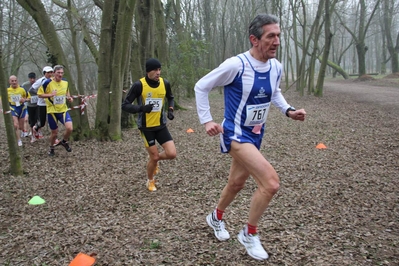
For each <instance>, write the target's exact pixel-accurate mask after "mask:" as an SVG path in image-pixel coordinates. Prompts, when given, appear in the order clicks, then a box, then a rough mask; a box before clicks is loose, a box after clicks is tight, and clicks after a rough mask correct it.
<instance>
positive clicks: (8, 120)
mask: <svg viewBox="0 0 399 266" xmlns="http://www.w3.org/2000/svg"><path fill="white" fill-rule="evenodd" d="M3 69H4V68H3V52H2V50H1V47H0V92H1V94H0V95H1V103H2V105H3V116H4V124H5V127H6V134H7V143H8V152H9V154H10V164H11V167H10V173H11V174H12V175H15V176H22V175H23V167H22V158H21V154H20V147H18V145H17V137H16V136H15V129H14V122H13V120H12V116H11V112H10V106H9V104H8V93H7V86H5V85H6V84H7V81H8V79H6V76H5V74H4V70H3Z"/></svg>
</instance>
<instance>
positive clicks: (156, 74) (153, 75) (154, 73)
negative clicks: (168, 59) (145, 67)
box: [147, 68, 161, 81]
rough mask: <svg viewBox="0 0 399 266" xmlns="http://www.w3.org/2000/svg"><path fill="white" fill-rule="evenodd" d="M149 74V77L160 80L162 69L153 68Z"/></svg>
mask: <svg viewBox="0 0 399 266" xmlns="http://www.w3.org/2000/svg"><path fill="white" fill-rule="evenodd" d="M147 76H148V78H149V79H152V80H154V81H159V77H160V76H161V69H160V68H158V69H154V70H151V71H150V72H147Z"/></svg>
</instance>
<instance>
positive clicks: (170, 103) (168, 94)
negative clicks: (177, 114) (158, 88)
mask: <svg viewBox="0 0 399 266" xmlns="http://www.w3.org/2000/svg"><path fill="white" fill-rule="evenodd" d="M163 82H164V83H165V88H166V99H168V108H169V107H175V100H174V99H175V97H174V96H173V93H172V89H171V88H170V83H169V81H168V80H166V79H163Z"/></svg>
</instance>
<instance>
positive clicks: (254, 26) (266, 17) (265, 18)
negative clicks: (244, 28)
mask: <svg viewBox="0 0 399 266" xmlns="http://www.w3.org/2000/svg"><path fill="white" fill-rule="evenodd" d="M278 23H279V19H278V17H276V16H275V15H270V14H259V15H257V16H256V17H255V18H254V19H253V20H252V22H251V24H249V30H248V32H249V36H251V35H254V36H255V37H256V38H258V39H260V38H261V37H262V34H263V26H264V25H269V24H278Z"/></svg>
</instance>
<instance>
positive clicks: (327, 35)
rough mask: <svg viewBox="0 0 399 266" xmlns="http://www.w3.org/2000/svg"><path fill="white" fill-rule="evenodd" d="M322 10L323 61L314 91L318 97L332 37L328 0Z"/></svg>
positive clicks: (321, 90) (320, 93)
mask: <svg viewBox="0 0 399 266" xmlns="http://www.w3.org/2000/svg"><path fill="white" fill-rule="evenodd" d="M333 6H334V4H333ZM333 8H334V7H333ZM324 10H325V19H324V21H325V22H324V36H325V46H324V52H323V59H322V61H321V65H320V71H319V76H318V78H317V84H316V90H315V95H316V96H319V97H321V96H323V84H324V77H325V74H326V68H327V60H328V56H329V54H330V47H331V39H332V37H333V35H332V34H331V30H330V29H331V13H330V0H325V5H324Z"/></svg>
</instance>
